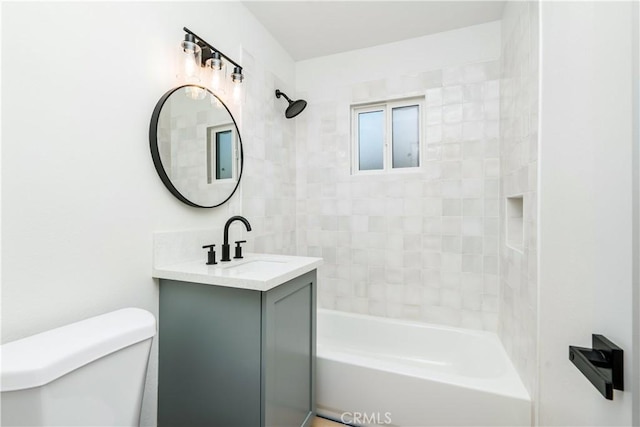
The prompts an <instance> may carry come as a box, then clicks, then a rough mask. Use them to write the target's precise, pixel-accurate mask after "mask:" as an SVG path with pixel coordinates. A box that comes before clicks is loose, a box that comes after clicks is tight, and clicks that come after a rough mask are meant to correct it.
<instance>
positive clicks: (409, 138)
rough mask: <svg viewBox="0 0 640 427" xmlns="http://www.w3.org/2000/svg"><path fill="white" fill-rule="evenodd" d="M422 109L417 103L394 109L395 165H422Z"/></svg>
mask: <svg viewBox="0 0 640 427" xmlns="http://www.w3.org/2000/svg"><path fill="white" fill-rule="evenodd" d="M419 114H420V109H419V107H418V106H417V105H411V106H408V107H398V108H394V109H392V122H393V123H392V133H393V135H392V145H393V167H394V168H412V167H417V166H420V164H419V158H420V156H419V150H420V136H419V133H420V122H419Z"/></svg>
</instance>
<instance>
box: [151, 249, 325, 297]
mask: <svg viewBox="0 0 640 427" xmlns="http://www.w3.org/2000/svg"><path fill="white" fill-rule="evenodd" d="M321 264H322V258H311V257H300V256H292V255H271V254H246V255H245V257H244V258H243V259H239V260H235V259H234V260H231V261H229V262H218V264H216V265H206V264H205V262H204V260H202V259H200V260H198V261H190V262H183V263H178V264H172V265H168V266H164V267H154V269H153V277H156V278H159V279H171V280H179V281H184V282H194V283H202V284H208V285H219V286H227V287H234V288H243V289H252V290H259V291H267V290H269V289H271V288H274V287H276V286H278V285H281V284H283V283H285V282H287V281H289V280H291V279H293V278H295V277H297V276H300V275H302V274H304V273H307V272H309V271H311V270H314V269H316V268H317V267H318V266H320V265H321Z"/></svg>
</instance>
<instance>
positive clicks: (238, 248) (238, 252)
mask: <svg viewBox="0 0 640 427" xmlns="http://www.w3.org/2000/svg"><path fill="white" fill-rule="evenodd" d="M242 243H247V241H246V240H236V256H234V257H233V258H242V246H240V245H241V244H242Z"/></svg>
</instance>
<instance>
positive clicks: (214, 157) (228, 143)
mask: <svg viewBox="0 0 640 427" xmlns="http://www.w3.org/2000/svg"><path fill="white" fill-rule="evenodd" d="M236 145H237V144H236V132H235V129H234V126H233V124H230V125H226V126H215V127H210V128H207V184H213V183H215V182H218V181H221V180H233V179H235V177H236V169H237V168H236V167H235V166H236V162H237V154H236V153H237V151H236Z"/></svg>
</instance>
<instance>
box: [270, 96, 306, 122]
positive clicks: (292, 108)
mask: <svg viewBox="0 0 640 427" xmlns="http://www.w3.org/2000/svg"><path fill="white" fill-rule="evenodd" d="M280 96H284V99H286V100H287V101H288V102H289V106H288V107H287V110H286V111H285V112H284V115H285V117H286V118H287V119H292V118H294V117H295V116H297V115H298V114H300V113H302V110H304V109H305V107H306V106H307V101H305V100H304V99H298V100H297V101H292V100H291V99H289V97H288V96H287V95H286V94H285V93H284V92H281V91H280V89H276V98H280Z"/></svg>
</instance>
